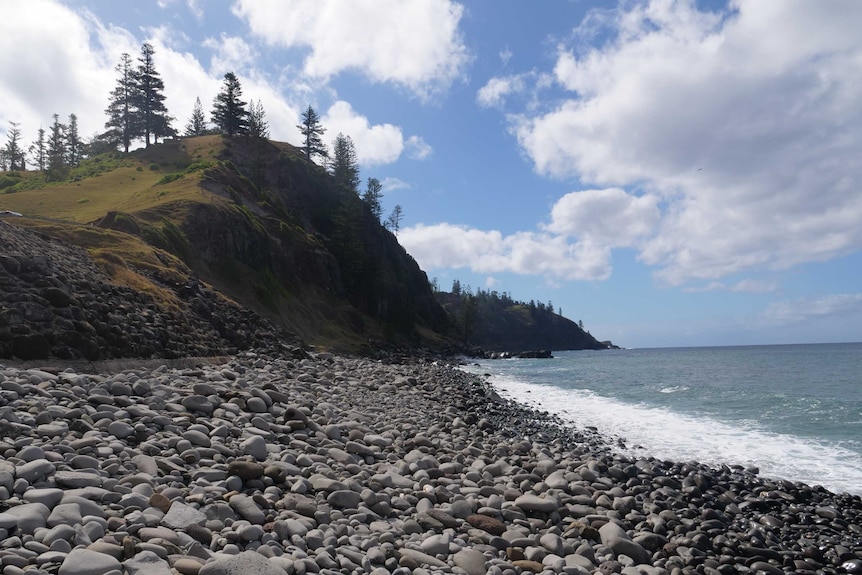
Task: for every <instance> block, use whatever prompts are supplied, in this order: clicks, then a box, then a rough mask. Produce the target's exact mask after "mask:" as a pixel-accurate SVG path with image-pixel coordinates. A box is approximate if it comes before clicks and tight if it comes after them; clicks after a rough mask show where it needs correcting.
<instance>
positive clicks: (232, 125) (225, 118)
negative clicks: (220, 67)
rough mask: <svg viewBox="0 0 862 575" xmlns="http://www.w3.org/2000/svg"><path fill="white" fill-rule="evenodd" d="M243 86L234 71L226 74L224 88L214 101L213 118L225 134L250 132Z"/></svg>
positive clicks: (230, 135)
mask: <svg viewBox="0 0 862 575" xmlns="http://www.w3.org/2000/svg"><path fill="white" fill-rule="evenodd" d="M241 97H242V86H241V85H240V82H239V80H238V79H237V77H236V74H234V73H233V72H228V73H227V74H225V75H224V83H223V84H222V89H221V91H220V92H219V93H218V95H216V97H215V101H214V102H213V111H212V119H213V123H214V124H215V125H216V127H217V128H218V129H219V131H220V132H221V133H222V134H224V135H225V136H228V137H232V136H241V135H245V134H247V133H248V110H247V109H246V105H247V104H246V102H243V101H242V99H241Z"/></svg>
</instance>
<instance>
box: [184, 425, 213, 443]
mask: <svg viewBox="0 0 862 575" xmlns="http://www.w3.org/2000/svg"><path fill="white" fill-rule="evenodd" d="M183 439H185V440H187V441H189V443H191V444H192V445H194V446H196V447H211V446H212V440H210V438H209V436H207V434H205V433H203V432H202V431H198V430H196V429H188V430H186V431H185V432H183Z"/></svg>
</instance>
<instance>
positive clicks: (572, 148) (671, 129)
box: [0, 0, 862, 348]
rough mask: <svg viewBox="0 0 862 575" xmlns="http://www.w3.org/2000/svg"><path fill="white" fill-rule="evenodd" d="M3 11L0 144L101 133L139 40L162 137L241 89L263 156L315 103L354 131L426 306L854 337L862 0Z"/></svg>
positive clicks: (116, 3) (640, 326) (628, 328)
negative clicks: (493, 301)
mask: <svg viewBox="0 0 862 575" xmlns="http://www.w3.org/2000/svg"><path fill="white" fill-rule="evenodd" d="M0 7H2V11H3V18H2V19H0V145H3V144H5V142H6V132H7V130H8V128H9V122H19V123H20V128H21V130H22V132H23V139H24V143H25V145H26V144H28V143H29V142H31V141H32V140H33V139H34V138H35V135H36V132H37V130H38V128H39V127H40V126H42V127H46V128H47V127H48V126H49V125H50V124H51V117H52V115H53V114H55V113H57V114H59V115H60V118H61V120H63V119H65V118H67V117H68V115H69V114H71V113H74V114H76V115H77V117H78V122H79V130H80V132H81V134H82V136H84V137H85V138H86V137H89V136H92V135H95V134H97V133H99V132H101V131H104V129H105V127H104V123H105V121H106V119H107V118H106V116H105V113H104V110H105V108H106V107H107V103H108V96H109V93H110V92H111V90H112V89H113V87H114V86H115V84H116V81H117V77H118V76H117V73H116V71H115V69H114V68H115V67H116V65H117V63H118V62H119V59H120V56H121V54H123V53H124V52H125V53H128V54H130V55H131V56H132V57H133V58H137V57H138V55H139V53H140V50H141V45H142V43H144V42H149V43H150V44H152V46H153V47H154V48H155V55H154V60H155V65H156V69H157V71H158V72H159V73H160V74H161V75H162V78H163V80H164V83H165V95H166V97H167V99H166V104H167V107H168V110H169V112H170V114H171V115H172V116H173V117H175V118H176V120H175V122H174V127H175V128H177V129H179V130H180V131H182V129H183V128H184V126H185V125H186V123H187V122H188V120H189V118H190V116H191V113H192V110H193V107H194V102H195V98H200V100H201V102H202V104H203V108H204V111H205V112H206V113H207V117H208V118H209V112H210V110H211V109H212V102H213V99H214V97H215V95H216V94H217V93H218V91H219V89H220V87H221V85H222V80H223V77H224V74H225V73H227V72H234V73H235V74H236V76H237V77H238V79H239V80H240V83H241V86H242V91H243V98H244V99H245V100H246V101H249V102H250V101H252V100H254V101H260V102H261V104H262V105H263V108H264V111H265V113H266V119H267V121H268V122H269V126H270V132H271V137H272V138H273V139H276V140H280V141H286V142H289V143H292V144H295V145H299V144H300V134H299V130H298V129H297V128H296V126H297V124H299V123H300V121H301V113H302V111H304V110H305V109H306V108H307V107H308V106H309V105H310V106H312V107H313V108H314V109H315V111H316V112H317V113H318V115H319V116H320V117H321V121H322V124H323V126H324V128H325V129H326V130H327V131H326V133H325V136H324V139H325V140H326V141H327V142H328V143H331V141H332V140H333V139H334V138H335V137H336V136H337V135H338V134H339V133H341V134H344V135H347V136H350V137H351V139H352V140H353V142H354V144H355V147H356V152H357V155H358V159H359V163H360V169H361V174H362V176H361V177H362V181H363V182H365V180H366V179H367V178H369V177H374V178H377V179H378V180H380V181H381V182H382V183H383V193H384V197H383V208H384V213H388V212H390V211H391V210H392V209H393V208H394V207H395V206H396V205H399V206H401V208H402V210H403V219H402V221H401V228H400V230H399V232H398V240H399V241H400V242H401V244H402V245H403V246H404V247H405V248H406V249H407V251H408V252H409V253H410V254H411V255H412V256H413V257H414V258H415V259H416V261H417V262H418V263H419V265H420V267H422V269H423V270H425V271H426V272H427V274H428V277H429V279H432V280H435V281H436V282H437V284H438V285H439V287H440V288H441V289H444V290H448V289H449V288H450V287H451V285H452V282H453V281H454V280H455V279H458V280H459V281H460V283H461V284H462V286H469V287H470V288H471V289H472V290H476V289H480V288H481V289H483V290H496V291H498V292H499V293H508V294H509V295H510V296H511V297H513V298H514V299H516V300H522V301H530V300H535V301H541V302H545V303H548V302H550V303H551V304H552V305H553V306H554V308H555V309H556V310H558V311H560V312H561V313H562V314H563V315H564V316H566V317H568V318H570V319H572V320H574V321H582V322H583V323H584V327H585V328H586V329H587V330H589V331H590V333H592V334H593V335H594V336H596V337H597V338H598V339H600V340H612V341H613V342H614V343H615V344H617V345H620V346H623V347H639V348H643V347H668V346H674V347H677V346H706V345H749V344H782V343H828V342H843V341H862V192H860V185H862V34H859V26H860V23H862V2H859V1H858V0H820V1H817V2H812V1H810V0H731V1H729V2H725V1H719V0H709V1H706V0H640V1H639V0H621V1H620V2H611V1H594V0H553V1H552V0H536V1H532V2H524V1H523V0H495V1H494V2H487V1H475V0H471V1H464V2H456V1H453V0H207V1H204V0H134V1H132V0H0ZM363 187H364V184H363ZM2 207H3V200H2V196H0V208H2Z"/></svg>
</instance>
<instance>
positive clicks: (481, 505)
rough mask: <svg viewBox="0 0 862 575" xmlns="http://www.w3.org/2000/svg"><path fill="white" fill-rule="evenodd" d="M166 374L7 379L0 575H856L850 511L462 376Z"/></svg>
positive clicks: (380, 367) (370, 371) (408, 370)
mask: <svg viewBox="0 0 862 575" xmlns="http://www.w3.org/2000/svg"><path fill="white" fill-rule="evenodd" d="M161 363H162V364H164V365H158V366H153V365H152V364H149V363H148V364H146V365H143V364H137V367H133V368H124V369H123V370H120V371H117V372H116V373H112V374H106V373H102V374H98V373H87V372H86V371H83V370H81V371H71V370H66V371H59V372H58V373H51V372H49V371H44V370H40V369H37V368H35V367H32V366H31V367H27V368H22V369H19V368H15V367H10V366H8V365H5V364H3V362H0V416H2V417H0V421H2V426H0V427H2V429H0V431H2V434H0V564H2V566H3V573H4V575H7V574H9V575H18V574H19V573H20V574H23V573H27V572H32V573H41V572H44V573H60V575H91V574H93V575H95V574H96V573H117V574H120V575H123V574H126V573H128V574H129V575H131V574H133V573H134V574H136V573H157V574H161V573H167V574H170V573H183V574H189V575H196V574H198V573H200V574H201V575H213V574H222V573H224V574H227V573H236V572H249V573H251V572H259V573H273V574H276V573H277V574H281V573H288V574H291V575H304V574H306V573H356V574H359V573H371V574H373V575H385V574H386V573H390V574H391V573H398V574H399V575H407V574H409V573H414V574H417V575H423V574H426V573H432V572H444V573H457V574H459V575H461V574H464V573H467V574H468V575H474V574H475V575H482V574H485V573H493V574H494V575H518V574H519V573H528V572H532V573H538V572H548V573H551V572H554V573H567V574H571V575H579V574H582V573H625V574H655V575H661V574H663V573H668V574H674V575H676V574H683V573H709V574H712V575H715V574H717V573H721V574H729V573H755V572H762V573H784V572H796V573H862V499H860V498H859V496H850V495H847V494H840V495H839V494H833V493H831V492H828V491H827V490H825V489H822V488H818V487H809V486H807V485H802V484H795V483H791V482H789V481H781V480H771V479H768V478H762V477H760V476H757V475H754V474H752V473H750V472H748V471H746V470H745V469H743V468H742V467H741V466H726V465H725V466H720V467H710V466H707V465H701V464H699V463H696V462H673V461H664V460H657V459H654V458H641V459H638V458H631V457H627V456H624V455H620V454H618V453H615V451H614V448H613V445H612V440H611V441H610V442H609V441H608V438H605V437H602V436H600V435H599V434H598V433H596V432H593V431H592V430H589V429H576V428H574V427H572V426H569V425H567V424H565V423H564V422H563V421H562V420H560V419H559V418H557V417H556V416H552V415H550V414H548V413H543V412H539V411H536V410H534V409H532V408H530V407H529V406H526V405H521V404H517V403H515V402H512V401H510V400H506V399H503V398H501V397H500V396H499V395H497V393H496V392H495V391H494V389H493V386H492V385H491V384H490V383H489V382H488V381H487V380H486V379H485V378H483V377H481V376H479V375H474V374H470V373H467V372H465V371H462V370H461V369H459V368H458V367H457V366H454V365H449V364H443V363H436V362H419V361H416V362H411V363H402V364H384V363H379V362H375V361H371V360H364V359H353V358H344V357H338V356H333V355H330V354H324V353H322V354H312V357H311V358H309V359H291V358H279V357H272V356H267V355H264V354H256V353H244V354H239V355H237V356H233V357H231V358H226V359H225V361H224V362H218V361H217V362H216V363H208V362H201V361H199V362H197V363H196V364H195V365H176V366H173V367H168V365H167V362H161ZM76 369H81V368H80V367H78V366H76ZM52 371H56V370H53V369H52Z"/></svg>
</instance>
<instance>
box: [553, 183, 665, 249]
mask: <svg viewBox="0 0 862 575" xmlns="http://www.w3.org/2000/svg"><path fill="white" fill-rule="evenodd" d="M657 204H658V198H656V197H655V196H650V195H644V196H632V195H629V194H627V193H626V192H625V190H622V189H621V188H608V189H604V190H583V191H580V192H572V193H569V194H566V195H565V196H563V197H562V198H560V199H559V200H558V201H557V202H556V203H555V204H554V207H553V208H552V209H551V223H550V224H549V225H548V226H547V229H548V230H549V231H551V232H553V233H556V234H562V235H566V236H574V237H579V238H586V239H589V240H590V241H593V242H596V243H599V244H602V245H606V246H609V247H627V246H633V245H635V244H636V243H637V242H638V241H639V240H642V239H643V238H645V237H647V236H648V235H650V233H651V232H652V230H653V229H654V228H655V225H656V224H657V223H658V221H659V217H660V213H659V209H658V205H657Z"/></svg>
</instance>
